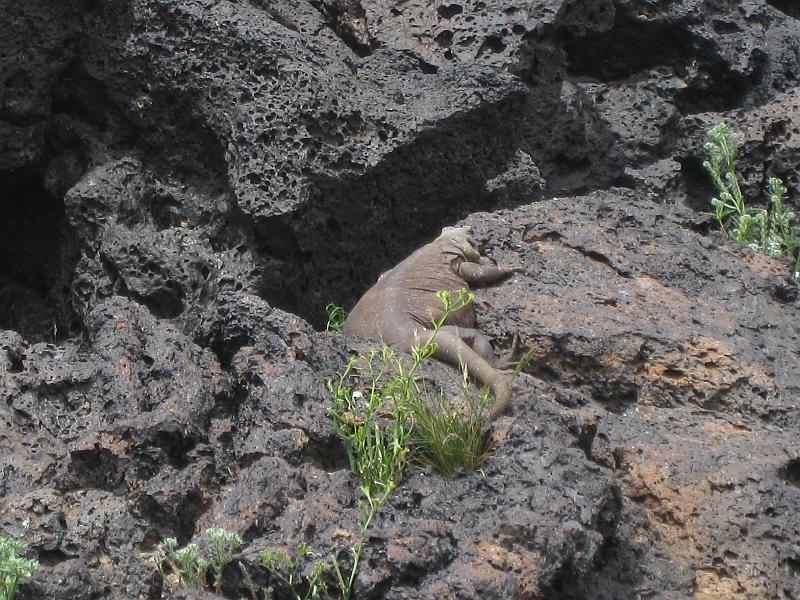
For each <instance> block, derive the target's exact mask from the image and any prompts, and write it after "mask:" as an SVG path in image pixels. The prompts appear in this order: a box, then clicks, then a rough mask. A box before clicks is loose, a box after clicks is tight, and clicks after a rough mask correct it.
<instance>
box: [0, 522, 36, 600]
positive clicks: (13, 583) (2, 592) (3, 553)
mask: <svg viewBox="0 0 800 600" xmlns="http://www.w3.org/2000/svg"><path fill="white" fill-rule="evenodd" d="M24 549H25V542H23V541H21V540H15V539H13V538H9V537H4V536H0V600H14V595H15V594H16V593H17V583H19V581H20V579H24V578H29V577H31V576H32V575H33V574H34V573H35V572H36V571H38V570H39V562H38V561H36V560H34V559H28V558H20V557H19V556H17V553H18V552H22V551H23V550H24Z"/></svg>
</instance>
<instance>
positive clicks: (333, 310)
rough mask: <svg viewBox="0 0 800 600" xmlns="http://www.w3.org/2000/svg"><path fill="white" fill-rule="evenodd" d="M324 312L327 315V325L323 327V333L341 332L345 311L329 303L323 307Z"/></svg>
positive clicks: (345, 317) (345, 316) (345, 315)
mask: <svg viewBox="0 0 800 600" xmlns="http://www.w3.org/2000/svg"><path fill="white" fill-rule="evenodd" d="M325 312H326V313H327V314H328V323H327V325H325V331H341V330H342V327H343V326H344V322H345V319H347V313H346V312H345V310H344V309H343V308H342V307H341V306H339V305H337V304H333V303H330V304H328V305H327V306H326V307H325Z"/></svg>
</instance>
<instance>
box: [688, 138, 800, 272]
mask: <svg viewBox="0 0 800 600" xmlns="http://www.w3.org/2000/svg"><path fill="white" fill-rule="evenodd" d="M707 138H708V141H707V142H706V144H705V145H704V146H703V149H704V151H705V154H706V160H705V161H704V162H703V166H704V167H705V169H706V170H707V171H708V172H709V174H710V175H711V178H712V180H713V181H714V186H715V187H716V188H717V192H718V194H719V195H718V196H716V197H714V198H712V199H711V205H712V206H713V208H714V216H715V217H716V219H717V222H718V223H719V226H720V229H721V230H722V231H723V232H724V233H725V234H726V235H727V236H728V237H729V238H730V239H732V240H733V241H735V242H738V243H740V244H745V245H747V246H748V247H750V248H752V249H753V250H755V251H757V252H762V253H764V254H768V255H770V256H775V257H781V256H790V257H793V258H795V266H794V269H793V272H792V277H793V278H794V280H795V281H798V280H800V226H798V225H797V224H796V223H795V213H794V212H793V211H791V210H786V209H785V208H784V200H785V196H786V192H787V190H786V187H785V186H784V185H783V181H781V180H780V179H778V178H777V177H771V178H770V179H769V180H768V181H767V188H766V194H767V199H768V201H769V204H770V209H769V210H767V209H764V208H754V207H750V206H747V205H746V203H745V200H744V195H743V194H742V190H741V188H740V187H739V181H738V178H737V176H736V164H735V160H736V153H737V145H736V134H735V133H733V132H732V131H731V129H730V128H729V127H728V126H727V125H726V124H725V123H718V124H717V125H715V126H714V127H712V128H711V129H709V130H708V132H707Z"/></svg>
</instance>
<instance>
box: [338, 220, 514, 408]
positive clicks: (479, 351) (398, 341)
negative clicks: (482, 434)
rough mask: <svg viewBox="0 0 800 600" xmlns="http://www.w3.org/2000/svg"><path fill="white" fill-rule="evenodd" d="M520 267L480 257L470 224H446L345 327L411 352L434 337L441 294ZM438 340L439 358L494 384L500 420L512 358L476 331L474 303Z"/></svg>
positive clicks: (375, 289) (452, 318) (370, 294)
mask: <svg viewBox="0 0 800 600" xmlns="http://www.w3.org/2000/svg"><path fill="white" fill-rule="evenodd" d="M517 271H520V269H516V268H514V269H508V268H503V267H498V266H497V265H495V264H493V263H492V262H491V261H490V260H489V259H488V258H486V257H485V256H481V254H480V253H479V252H478V249H477V248H476V247H475V246H474V245H473V244H472V242H471V241H470V239H469V229H468V228H466V227H461V228H456V227H445V228H444V229H443V230H442V234H441V235H440V236H439V237H438V238H436V239H435V240H434V241H433V242H431V243H430V244H427V245H426V246H423V247H422V248H420V249H419V250H417V251H416V252H414V253H413V254H411V256H409V257H408V258H406V259H405V260H404V261H403V262H401V263H400V264H399V265H397V266H396V267H394V268H393V269H391V270H389V271H387V272H386V273H384V274H383V275H381V276H380V278H379V279H378V282H377V283H376V284H375V285H374V286H372V288H370V289H369V290H368V291H367V293H366V294H364V296H363V297H362V298H361V300H359V301H358V303H357V304H356V305H355V307H353V310H352V311H350V314H349V315H348V317H347V320H346V321H345V323H344V327H343V329H342V331H343V332H344V333H348V334H355V335H360V336H362V337H366V338H371V339H375V340H380V341H382V342H383V343H385V344H387V345H389V346H391V347H393V348H395V349H397V350H401V351H405V352H407V351H409V350H411V348H412V347H414V346H423V345H425V344H427V343H428V342H429V341H430V340H431V338H434V332H433V326H432V323H433V320H434V319H438V318H441V316H442V314H443V312H444V306H443V304H442V301H441V300H440V299H439V298H438V297H437V296H436V293H437V292H441V291H449V292H451V294H455V293H456V292H457V291H458V290H459V289H464V288H468V287H469V284H470V283H473V284H478V285H487V284H490V283H494V282H496V281H499V280H500V279H502V278H504V277H506V276H507V275H509V274H511V273H514V272H517ZM434 341H435V343H436V346H437V350H436V352H435V353H434V357H436V358H438V359H439V360H441V361H444V362H446V363H449V364H451V365H454V366H456V367H460V366H461V365H464V367H465V368H466V370H467V373H469V375H470V376H472V377H474V378H475V379H477V380H478V381H480V382H481V383H482V384H484V385H488V386H489V387H490V389H491V390H492V392H493V393H494V397H495V401H494V404H493V405H492V408H491V410H490V412H489V418H490V419H492V420H494V419H496V418H497V417H498V416H499V415H500V414H501V413H502V412H503V411H504V410H505V408H506V407H507V406H508V402H509V400H510V394H511V375H509V374H508V373H505V372H503V371H501V370H500V369H502V368H508V367H509V366H510V363H509V360H510V359H511V358H512V357H508V358H505V359H499V360H498V359H497V358H496V357H495V355H494V351H493V350H492V346H491V344H490V343H489V338H487V337H486V336H485V335H484V334H483V333H481V332H480V331H478V330H477V329H475V309H474V307H473V306H472V305H471V304H470V305H468V306H465V307H464V308H462V309H460V310H458V311H456V312H453V313H451V314H450V315H448V317H447V319H446V320H445V322H444V324H443V326H442V328H441V329H440V330H439V332H438V333H436V335H435V338H434ZM515 345H516V344H515ZM515 350H516V348H512V354H513V353H514V352H515Z"/></svg>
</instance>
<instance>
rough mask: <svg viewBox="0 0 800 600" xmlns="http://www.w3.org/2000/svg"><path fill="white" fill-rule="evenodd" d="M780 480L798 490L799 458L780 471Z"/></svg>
mask: <svg viewBox="0 0 800 600" xmlns="http://www.w3.org/2000/svg"><path fill="white" fill-rule="evenodd" d="M780 475H781V478H783V479H784V480H785V481H787V482H788V483H791V484H792V485H793V486H795V487H799V488H800V458H793V459H792V460H790V461H789V462H787V463H786V464H785V465H784V466H783V467H781V470H780Z"/></svg>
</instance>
